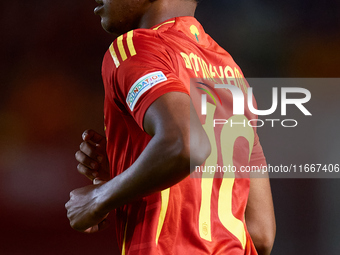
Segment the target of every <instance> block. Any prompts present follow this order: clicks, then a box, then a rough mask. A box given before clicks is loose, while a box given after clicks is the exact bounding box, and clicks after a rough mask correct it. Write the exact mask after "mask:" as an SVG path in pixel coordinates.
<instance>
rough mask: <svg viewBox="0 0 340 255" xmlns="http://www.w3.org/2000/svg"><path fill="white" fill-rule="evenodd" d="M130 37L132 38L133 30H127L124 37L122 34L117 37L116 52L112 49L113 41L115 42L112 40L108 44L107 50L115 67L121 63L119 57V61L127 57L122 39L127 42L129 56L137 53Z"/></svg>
mask: <svg viewBox="0 0 340 255" xmlns="http://www.w3.org/2000/svg"><path fill="white" fill-rule="evenodd" d="M132 39H133V30H131V31H129V32H128V33H127V34H126V39H125V38H124V35H121V36H119V37H118V38H117V40H116V41H115V42H117V48H118V52H116V50H115V49H114V43H115V42H113V43H112V44H111V45H110V48H109V51H110V53H111V56H112V59H113V62H114V63H115V65H116V67H117V68H118V67H119V66H120V64H121V63H120V60H119V59H121V61H122V62H124V61H125V60H126V59H127V58H128V55H127V52H126V51H125V48H124V40H126V44H127V47H128V53H129V54H130V56H131V57H132V56H134V55H136V54H137V52H136V49H135V46H134V45H133V40H132ZM117 48H116V49H117ZM117 53H118V55H117Z"/></svg>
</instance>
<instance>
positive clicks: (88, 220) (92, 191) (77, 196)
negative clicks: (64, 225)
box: [65, 179, 108, 233]
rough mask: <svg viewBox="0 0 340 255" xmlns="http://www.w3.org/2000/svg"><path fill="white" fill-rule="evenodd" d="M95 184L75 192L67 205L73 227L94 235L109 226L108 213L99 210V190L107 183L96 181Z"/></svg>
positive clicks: (68, 215) (71, 194)
mask: <svg viewBox="0 0 340 255" xmlns="http://www.w3.org/2000/svg"><path fill="white" fill-rule="evenodd" d="M93 183H94V185H90V186H86V187H83V188H79V189H75V190H73V191H72V192H71V193H70V200H69V201H68V202H67V203H66V204H65V208H66V210H67V217H68V219H69V221H70V225H71V227H72V228H73V229H75V230H77V231H80V232H84V233H94V232H97V231H100V230H103V229H105V228H106V227H107V225H108V222H107V220H106V217H107V216H108V213H103V212H100V211H99V210H98V208H99V205H98V197H99V195H98V194H99V193H100V192H98V189H99V188H100V186H102V185H103V184H104V183H105V182H104V181H101V180H99V179H94V181H93Z"/></svg>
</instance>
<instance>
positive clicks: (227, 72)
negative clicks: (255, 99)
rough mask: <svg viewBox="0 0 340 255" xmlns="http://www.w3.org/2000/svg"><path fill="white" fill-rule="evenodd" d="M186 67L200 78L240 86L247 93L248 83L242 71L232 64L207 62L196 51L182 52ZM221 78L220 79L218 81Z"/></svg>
mask: <svg viewBox="0 0 340 255" xmlns="http://www.w3.org/2000/svg"><path fill="white" fill-rule="evenodd" d="M180 54H181V56H182V58H183V60H184V63H185V67H186V68H187V69H190V70H192V71H193V72H194V73H195V76H196V77H198V78H204V79H209V80H212V81H213V82H215V83H220V81H222V82H226V84H232V85H235V86H237V87H239V88H240V89H241V90H242V91H243V92H244V93H245V94H246V93H247V85H246V83H245V80H244V77H243V75H242V73H241V71H240V70H239V69H238V68H237V67H234V68H232V67H231V66H228V65H227V66H218V67H216V66H214V65H212V64H211V63H206V62H205V61H204V59H202V58H201V57H199V56H198V55H196V54H194V53H189V54H186V53H184V52H181V53H180ZM217 79H219V81H217Z"/></svg>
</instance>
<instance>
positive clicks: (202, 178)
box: [102, 17, 266, 255]
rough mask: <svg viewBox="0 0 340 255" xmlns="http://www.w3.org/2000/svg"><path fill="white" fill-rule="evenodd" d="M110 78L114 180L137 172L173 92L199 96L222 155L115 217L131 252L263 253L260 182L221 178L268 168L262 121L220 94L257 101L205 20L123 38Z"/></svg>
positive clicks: (106, 75)
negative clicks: (152, 126) (256, 186)
mask: <svg viewBox="0 0 340 255" xmlns="http://www.w3.org/2000/svg"><path fill="white" fill-rule="evenodd" d="M102 76H103V82H104V87H105V103H104V114H105V128H106V129H105V130H106V131H105V132H106V137H107V154H108V157H109V161H110V166H111V177H115V176H117V175H119V174H120V173H122V172H123V171H124V170H125V169H127V168H129V166H131V165H132V164H133V163H134V161H135V160H136V159H137V158H138V156H139V155H140V154H141V152H142V151H143V150H144V148H145V147H146V146H147V144H148V142H149V141H150V139H151V137H150V136H149V135H148V134H147V133H146V132H144V130H143V118H144V114H145V112H146V110H147V109H148V107H149V106H150V105H151V104H152V103H153V102H154V101H155V100H156V99H157V98H159V97H160V96H162V95H164V94H165V93H168V92H182V93H186V94H188V95H190V97H191V100H192V102H193V105H194V107H195V109H196V112H197V115H198V116H199V119H200V121H201V123H202V125H203V127H204V129H205V131H206V133H207V135H208V137H209V139H210V143H211V147H212V152H211V155H210V156H209V158H208V159H207V160H206V162H205V165H203V166H201V167H198V168H197V171H194V173H193V174H191V176H188V177H187V178H185V179H184V180H183V181H181V182H179V183H177V184H176V185H174V186H172V187H171V188H168V189H166V190H164V191H162V192H159V193H155V194H153V195H150V196H147V197H144V198H143V199H140V200H138V201H135V202H133V203H130V204H127V205H125V206H122V207H120V208H118V209H116V210H115V211H114V212H113V213H115V219H116V230H117V237H118V244H119V246H120V248H121V251H122V254H129V255H135V254H136V255H137V254H143V255H156V254H157V255H163V254H164V255H165V254H175V255H176V254H195V255H200V254H224V255H238V254H248V255H250V254H251V255H254V254H257V252H256V250H255V248H254V245H253V242H252V240H251V238H250V236H249V233H248V231H247V228H246V225H245V219H244V213H245V208H246V204H247V199H248V193H249V183H250V179H249V178H246V177H245V176H242V175H241V174H240V173H233V172H228V173H226V172H223V171H218V170H221V169H223V166H227V165H229V167H230V166H234V167H236V169H238V170H239V169H240V168H241V167H242V166H261V165H262V166H265V165H266V161H265V158H264V155H263V152H262V147H261V145H260V143H259V139H258V136H257V134H256V128H254V127H249V125H248V124H247V122H248V120H252V119H256V118H257V116H255V115H253V114H252V113H251V112H250V111H249V109H248V107H247V105H246V104H245V111H244V115H233V111H232V109H233V100H232V93H231V91H230V90H228V89H224V88H222V89H221V88H215V87H214V84H225V85H232V86H233V87H235V88H237V89H238V91H241V92H242V94H243V95H245V96H246V95H247V87H248V84H247V83H246V81H245V80H244V79H243V74H242V71H241V70H240V68H239V67H238V66H237V65H236V63H235V62H234V60H233V59H232V57H231V56H230V55H229V54H228V53H227V52H226V51H225V50H224V49H222V48H221V47H220V46H219V45H218V44H217V43H216V42H215V41H214V40H213V39H211V37H210V36H209V35H207V34H206V33H205V32H204V30H203V28H202V26H201V25H200V23H199V22H198V21H197V20H196V19H195V18H193V17H177V18H174V19H170V20H167V21H165V22H163V23H161V24H159V25H157V26H155V27H153V28H151V29H137V30H133V31H130V32H128V33H126V34H124V35H121V36H120V37H118V38H117V39H116V40H115V41H114V42H113V43H112V44H111V45H110V47H109V49H108V51H107V52H106V54H105V56H104V60H103V65H102ZM202 95H206V96H205V98H206V104H205V107H206V112H205V114H201V107H202V104H203V103H202V98H203V96H202ZM245 98H246V97H245ZM245 101H246V100H245ZM254 104H256V103H254ZM178 114H181V113H178ZM214 119H219V120H223V125H222V124H219V125H217V124H216V123H213V121H214ZM213 124H216V125H215V127H214V126H213ZM230 124H234V125H233V126H232V125H230ZM243 124H244V125H243ZM207 165H208V166H215V170H214V172H212V171H210V173H208V172H207V171H205V170H204V166H207ZM188 171H189V169H188ZM211 177H215V178H211ZM221 177H227V178H221Z"/></svg>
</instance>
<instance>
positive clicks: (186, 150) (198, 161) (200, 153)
mask: <svg viewBox="0 0 340 255" xmlns="http://www.w3.org/2000/svg"><path fill="white" fill-rule="evenodd" d="M173 141H174V142H173V144H176V145H175V146H174V148H175V153H174V154H173V160H174V161H177V165H178V166H185V167H184V168H183V171H185V173H188V167H189V168H190V171H193V170H194V169H195V166H200V165H202V164H203V163H204V161H205V160H206V159H207V157H208V156H209V155H210V152H211V147H210V143H209V140H208V137H207V136H206V134H205V133H203V134H202V133H197V134H193V133H190V135H185V136H181V135H180V136H178V137H177V139H173Z"/></svg>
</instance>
